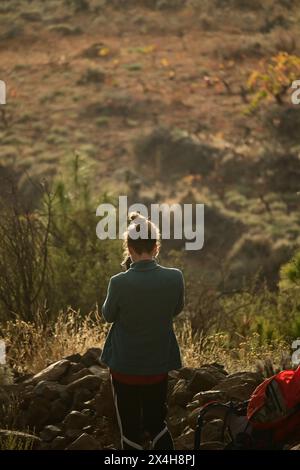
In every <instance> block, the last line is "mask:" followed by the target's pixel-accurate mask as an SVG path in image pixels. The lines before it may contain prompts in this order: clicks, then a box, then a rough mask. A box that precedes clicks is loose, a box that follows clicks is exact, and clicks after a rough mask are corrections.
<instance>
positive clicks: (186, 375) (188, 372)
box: [178, 367, 195, 380]
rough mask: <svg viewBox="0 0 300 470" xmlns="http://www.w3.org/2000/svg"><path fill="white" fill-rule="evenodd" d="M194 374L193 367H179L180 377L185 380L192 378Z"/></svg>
mask: <svg viewBox="0 0 300 470" xmlns="http://www.w3.org/2000/svg"><path fill="white" fill-rule="evenodd" d="M194 374H195V369H192V368H191V367H182V369H179V372H178V376H179V378H180V379H185V380H192V378H193V376H194Z"/></svg>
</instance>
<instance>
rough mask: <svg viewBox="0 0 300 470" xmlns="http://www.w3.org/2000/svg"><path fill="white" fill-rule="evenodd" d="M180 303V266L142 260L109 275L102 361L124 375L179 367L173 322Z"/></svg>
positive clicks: (178, 353)
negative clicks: (124, 270) (121, 271)
mask: <svg viewBox="0 0 300 470" xmlns="http://www.w3.org/2000/svg"><path fill="white" fill-rule="evenodd" d="M183 305H184V282H183V276H182V273H181V271H180V270H178V269H172V268H166V267H163V266H160V265H159V264H157V262H156V261H155V260H142V261H137V262H135V263H132V264H131V267H130V269H129V270H128V271H126V272H125V273H120V274H117V275H116V276H113V277H112V278H111V281H110V285H109V289H108V295H107V298H106V300H105V302H104V305H103V308H102V312H103V315H104V318H105V319H106V320H107V321H108V322H113V323H114V324H113V326H112V328H111V330H110V332H109V335H108V338H107V341H106V343H105V347H104V350H103V353H102V357H101V358H102V361H103V362H105V363H107V364H108V365H109V366H110V367H111V368H112V369H114V370H116V371H119V372H124V373H128V374H159V373H162V372H168V371H169V370H172V369H177V368H179V367H181V360H180V352H179V347H178V344H177V341H176V337H175V334H174V331H173V325H172V322H173V318H174V316H176V315H177V314H178V313H180V312H181V310H182V308H183Z"/></svg>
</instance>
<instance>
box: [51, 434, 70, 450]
mask: <svg viewBox="0 0 300 470" xmlns="http://www.w3.org/2000/svg"><path fill="white" fill-rule="evenodd" d="M67 443H68V440H67V439H66V438H65V437H64V436H57V437H56V438H55V439H53V441H52V442H51V449H52V450H64V449H65V448H66V446H67Z"/></svg>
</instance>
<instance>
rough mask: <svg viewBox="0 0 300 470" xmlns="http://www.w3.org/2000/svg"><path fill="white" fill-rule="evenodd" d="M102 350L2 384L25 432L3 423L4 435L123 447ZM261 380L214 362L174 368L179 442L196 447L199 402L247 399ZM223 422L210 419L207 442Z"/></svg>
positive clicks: (52, 443) (45, 444) (173, 412)
mask: <svg viewBox="0 0 300 470" xmlns="http://www.w3.org/2000/svg"><path fill="white" fill-rule="evenodd" d="M100 353H101V350H100V349H98V348H91V349H89V350H88V351H87V352H86V353H85V354H83V355H80V354H74V355H72V356H69V357H66V358H63V359H61V360H60V361H57V362H55V363H52V364H50V365H49V366H48V367H47V368H46V369H44V370H42V371H41V372H39V373H38V374H36V375H33V376H20V377H18V378H16V379H15V383H14V384H11V385H6V386H3V387H2V388H1V392H0V393H1V399H2V402H3V403H4V402H5V401H6V402H7V403H8V402H10V403H12V402H14V403H17V410H18V411H17V416H16V417H15V429H22V430H26V432H21V431H19V432H16V431H8V430H6V429H3V430H1V431H0V438H1V439H2V440H3V439H4V438H5V437H6V438H7V436H9V435H10V434H13V435H14V436H15V439H17V440H19V441H26V440H27V441H28V435H29V434H30V435H34V436H35V437H34V438H33V439H32V444H31V445H32V446H33V448H34V449H50V450H56V449H59V450H64V449H71V450H85V449H86V450H100V449H113V448H115V449H117V448H119V433H118V426H117V421H116V417H115V410H114V404H113V399H112V391H111V384H110V378H109V371H108V369H107V368H106V367H105V366H104V365H103V364H102V363H101V362H100V360H99V356H100ZM262 380H263V376H262V375H261V374H260V373H258V372H239V373H234V374H229V373H228V372H226V371H225V370H224V368H223V366H222V365H220V364H216V363H215V364H208V365H202V366H201V367H199V368H198V369H190V368H182V369H181V370H179V371H172V372H170V374H169V398H168V401H169V416H168V423H169V427H170V430H171V432H172V434H173V437H174V439H175V445H176V448H177V449H179V450H189V449H193V442H194V431H195V428H196V421H197V416H198V414H199V411H200V408H201V406H203V405H204V404H205V403H207V402H208V401H210V400H220V401H225V402H226V401H229V400H233V401H237V402H239V401H243V400H247V399H248V398H249V397H250V395H251V393H252V392H253V391H254V389H255V388H256V387H257V385H259V383H261V381H262ZM221 425H222V421H221V420H220V419H217V418H215V419H212V420H211V421H210V422H209V423H208V424H207V425H206V427H205V432H204V435H203V447H204V448H211V445H212V444H209V443H212V442H214V443H215V442H216V441H218V436H219V432H220V428H221ZM1 439H0V440H1Z"/></svg>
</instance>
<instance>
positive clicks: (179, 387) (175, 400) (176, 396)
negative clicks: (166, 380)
mask: <svg viewBox="0 0 300 470" xmlns="http://www.w3.org/2000/svg"><path fill="white" fill-rule="evenodd" d="M192 397H193V392H192V391H190V390H188V388H187V384H186V381H185V380H184V379H180V380H178V382H177V383H176V385H175V387H174V389H173V392H172V394H171V397H170V404H171V405H180V406H186V405H187V404H188V402H189V401H190V400H191V399H192Z"/></svg>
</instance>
